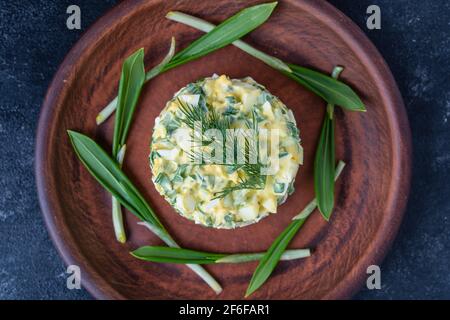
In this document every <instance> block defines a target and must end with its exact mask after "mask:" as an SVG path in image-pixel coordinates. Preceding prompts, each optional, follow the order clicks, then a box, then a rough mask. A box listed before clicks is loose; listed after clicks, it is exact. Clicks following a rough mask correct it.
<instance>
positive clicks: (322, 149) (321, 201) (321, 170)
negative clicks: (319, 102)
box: [314, 67, 343, 221]
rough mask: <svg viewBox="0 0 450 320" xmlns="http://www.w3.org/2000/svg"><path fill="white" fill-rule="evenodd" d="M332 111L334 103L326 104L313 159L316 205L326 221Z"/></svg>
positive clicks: (331, 184) (331, 163)
mask: <svg viewBox="0 0 450 320" xmlns="http://www.w3.org/2000/svg"><path fill="white" fill-rule="evenodd" d="M342 70H343V69H342V68H341V67H336V68H334V70H333V74H332V76H333V77H334V78H337V77H338V76H339V74H340V73H341V72H342ZM333 112H334V105H333V104H328V106H327V112H326V114H325V118H324V120H323V125H322V131H321V133H320V138H319V145H318V146H317V150H316V155H315V159H314V191H315V194H316V199H317V206H318V207H319V210H320V212H321V213H322V216H323V217H324V219H325V220H326V221H328V220H330V216H331V213H332V211H333V207H334V177H335V165H334V163H335V161H336V159H335V142H334V127H335V119H334V117H333Z"/></svg>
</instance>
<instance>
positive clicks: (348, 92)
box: [288, 64, 366, 111]
mask: <svg viewBox="0 0 450 320" xmlns="http://www.w3.org/2000/svg"><path fill="white" fill-rule="evenodd" d="M288 65H289V67H290V68H291V69H292V70H293V73H292V74H291V75H289V76H290V77H291V78H293V79H294V80H296V81H297V82H299V83H300V84H302V85H304V86H305V87H306V88H308V89H309V90H311V91H313V92H314V93H315V94H317V95H318V96H319V97H321V98H323V99H324V100H325V101H327V102H328V103H331V104H334V105H337V106H340V107H342V108H344V109H347V110H350V111H366V108H365V106H364V103H363V102H362V101H361V99H360V98H359V97H358V95H357V94H356V93H355V92H354V91H353V89H352V88H350V87H349V86H348V85H346V84H345V83H343V82H341V81H338V80H336V79H334V78H332V77H330V76H328V75H325V74H323V73H320V72H317V71H314V70H311V69H308V68H304V67H300V66H297V65H295V64H288Z"/></svg>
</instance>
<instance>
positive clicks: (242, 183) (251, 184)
mask: <svg viewBox="0 0 450 320" xmlns="http://www.w3.org/2000/svg"><path fill="white" fill-rule="evenodd" d="M265 186H266V176H257V177H255V176H254V177H250V178H246V179H242V178H241V179H240V180H239V183H238V184H236V185H234V186H230V187H226V188H224V189H223V190H222V191H219V192H216V193H215V194H214V198H212V199H211V200H214V199H220V198H224V197H226V196H227V195H229V194H231V193H232V192H234V191H238V190H243V189H252V190H262V189H264V188H265Z"/></svg>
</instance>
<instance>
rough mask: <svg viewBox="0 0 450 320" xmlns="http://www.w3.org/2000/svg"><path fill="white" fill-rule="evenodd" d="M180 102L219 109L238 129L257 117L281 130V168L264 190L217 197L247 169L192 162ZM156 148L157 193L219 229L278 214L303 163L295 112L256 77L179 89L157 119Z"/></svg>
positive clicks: (261, 123)
mask: <svg viewBox="0 0 450 320" xmlns="http://www.w3.org/2000/svg"><path fill="white" fill-rule="evenodd" d="M180 101H181V102H183V103H187V104H189V105H190V106H192V107H193V108H214V109H215V111H216V112H217V114H218V115H220V116H226V117H228V119H229V121H230V123H231V126H232V127H233V128H245V126H246V121H248V120H249V119H250V120H252V119H253V121H257V122H258V127H259V128H264V129H268V130H271V129H278V131H277V132H278V134H279V139H278V144H279V145H278V148H277V154H276V155H272V154H271V155H270V157H273V156H276V157H277V162H278V166H277V170H275V172H273V173H271V174H270V175H267V177H266V180H265V184H264V187H263V188H260V189H251V188H249V189H240V190H235V191H233V192H230V193H228V194H227V195H225V196H224V197H221V198H217V197H216V195H217V193H218V192H220V191H222V190H224V189H225V188H227V187H230V186H234V185H237V184H239V183H240V181H242V176H243V174H244V173H243V172H241V169H237V170H230V168H229V167H228V166H227V165H223V164H195V163H193V162H192V159H191V158H190V157H189V150H190V149H189V148H190V146H191V144H190V143H191V142H190V141H191V139H186V129H188V128H187V126H186V124H185V122H183V121H182V119H183V117H185V114H184V113H183V112H182V110H180V107H181V102H180ZM183 129H184V130H183ZM269 137H270V135H269ZM150 149H151V152H150V157H149V158H150V167H151V170H152V174H153V177H152V181H153V183H154V184H155V187H156V189H157V191H158V192H159V193H160V194H161V195H162V196H163V197H164V198H165V199H166V200H167V201H168V202H169V203H170V204H171V206H172V207H173V208H174V209H175V210H176V211H177V212H178V213H179V214H180V215H182V216H183V217H186V218H188V219H190V220H193V221H195V223H198V224H202V225H204V226H208V227H214V228H226V229H232V228H235V227H240V226H245V225H249V224H252V223H255V222H258V221H259V220H260V219H262V218H263V217H266V216H267V215H269V214H271V213H276V212H277V208H278V206H279V205H281V204H282V203H284V202H285V201H286V199H287V197H288V196H289V195H290V194H292V193H293V192H294V181H295V177H296V174H297V171H298V168H299V165H300V164H302V162H303V149H302V147H301V145H300V137H299V130H298V128H297V125H296V121H295V119H294V115H293V113H292V111H291V110H290V109H288V108H287V107H286V106H285V105H284V104H283V103H282V102H281V101H280V100H279V99H278V98H277V97H275V96H273V95H272V94H271V93H270V92H268V91H267V90H266V88H265V87H263V86H262V85H260V84H258V83H256V82H255V81H254V80H253V79H252V78H250V77H247V78H244V79H230V78H228V77H227V76H225V75H222V76H217V75H213V76H212V77H209V78H205V79H203V80H200V81H197V82H195V83H190V84H188V85H187V86H186V87H184V88H182V89H181V90H179V91H178V92H177V93H176V94H175V95H174V97H173V98H172V99H171V100H170V101H169V102H167V104H166V106H165V108H164V109H163V110H162V111H161V114H160V115H159V116H158V117H157V118H156V119H155V126H154V129H153V135H152V141H151V145H150Z"/></svg>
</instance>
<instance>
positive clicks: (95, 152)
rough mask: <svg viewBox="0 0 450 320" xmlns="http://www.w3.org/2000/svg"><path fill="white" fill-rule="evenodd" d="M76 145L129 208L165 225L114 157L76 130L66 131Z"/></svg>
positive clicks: (87, 163)
mask: <svg viewBox="0 0 450 320" xmlns="http://www.w3.org/2000/svg"><path fill="white" fill-rule="evenodd" d="M67 133H68V134H69V137H70V141H71V142H72V145H73V148H74V149H75V152H76V154H77V156H78V158H79V159H80V160H81V162H82V163H83V164H84V166H85V167H86V168H87V169H88V171H89V172H90V173H91V174H92V176H93V177H94V178H95V179H96V180H97V181H98V182H99V183H100V184H101V185H102V186H103V187H104V188H105V189H106V190H107V191H108V192H110V193H111V194H112V195H113V196H114V197H116V199H117V200H118V201H119V202H120V203H121V204H122V205H123V206H124V207H125V208H127V209H128V210H130V212H132V213H133V214H134V215H136V216H137V217H138V218H139V219H141V220H143V221H147V222H149V223H151V224H153V225H155V226H158V227H159V228H161V229H162V230H164V227H163V226H162V224H161V222H160V221H159V219H158V217H157V216H156V215H155V213H154V212H153V210H152V209H151V208H150V207H149V206H148V204H147V203H146V201H145V200H144V197H143V196H142V195H141V194H140V193H139V191H138V190H137V189H136V188H135V187H134V185H133V183H132V182H131V181H130V180H129V179H128V178H127V176H126V175H125V174H124V173H123V172H122V170H121V169H120V168H119V165H118V164H117V162H116V161H114V160H113V159H112V158H111V157H110V156H109V155H108V154H107V153H106V152H105V151H104V150H103V149H102V148H101V147H100V146H99V145H98V144H97V143H95V141H94V140H92V139H90V138H89V137H87V136H85V135H83V134H81V133H78V132H75V131H70V130H69V131H68V132H67Z"/></svg>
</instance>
